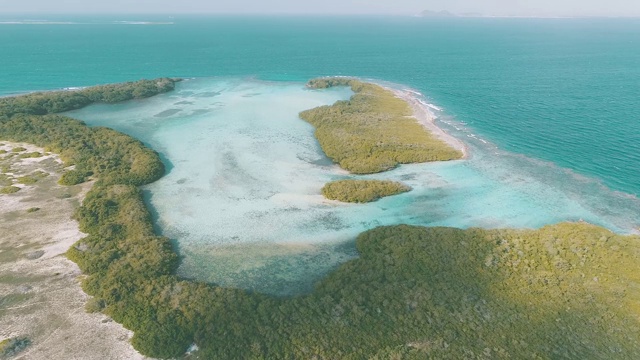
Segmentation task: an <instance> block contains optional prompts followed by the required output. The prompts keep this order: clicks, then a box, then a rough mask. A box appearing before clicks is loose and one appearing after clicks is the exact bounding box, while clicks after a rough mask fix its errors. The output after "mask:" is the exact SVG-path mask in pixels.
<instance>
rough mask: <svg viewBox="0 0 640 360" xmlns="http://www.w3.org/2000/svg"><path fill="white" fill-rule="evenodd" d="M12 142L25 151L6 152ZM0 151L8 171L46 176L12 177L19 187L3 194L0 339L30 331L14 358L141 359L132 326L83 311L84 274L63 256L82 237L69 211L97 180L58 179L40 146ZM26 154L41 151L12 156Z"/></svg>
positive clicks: (0, 146)
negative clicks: (34, 178)
mask: <svg viewBox="0 0 640 360" xmlns="http://www.w3.org/2000/svg"><path fill="white" fill-rule="evenodd" d="M17 147H22V148H24V149H25V150H23V151H21V152H19V153H13V152H11V149H13V148H17ZM0 150H5V151H8V152H7V153H5V154H0V164H2V165H5V166H10V171H8V172H5V173H4V174H5V175H7V174H8V175H10V177H12V178H13V177H20V176H25V175H28V174H30V173H33V172H34V171H42V172H46V173H47V174H49V175H48V176H46V177H44V178H42V179H40V180H38V181H37V182H36V183H35V184H29V185H25V184H20V183H14V185H15V186H17V187H20V189H21V190H20V191H18V192H17V193H15V194H10V195H7V194H5V195H0V203H1V204H2V205H1V206H0V233H2V234H3V238H2V242H1V244H0V258H2V261H1V262H0V273H2V274H3V275H4V276H3V281H2V282H0V298H3V299H4V303H2V304H0V305H2V306H0V310H2V311H0V322H1V323H4V324H6V326H5V327H3V328H2V329H0V341H2V340H4V339H10V338H21V337H27V338H28V339H29V341H30V342H31V345H30V346H28V347H27V348H25V349H24V351H22V352H20V353H17V354H16V355H17V357H18V358H29V359H56V358H57V359H62V358H66V359H78V358H83V359H104V358H109V359H145V357H144V356H142V355H141V354H140V353H138V352H137V351H136V350H135V349H134V348H133V346H132V345H131V344H130V343H129V340H130V339H131V337H132V336H133V332H131V331H130V330H127V329H125V328H124V327H123V326H122V325H120V324H118V323H116V322H114V321H112V320H111V319H110V318H109V317H108V316H106V315H103V314H101V313H87V312H86V311H85V303H86V301H87V299H89V296H88V295H86V294H85V293H84V291H83V290H82V288H81V286H80V282H79V278H80V277H82V273H81V271H80V268H79V267H78V265H77V264H75V263H74V262H72V261H71V260H69V259H67V257H66V256H65V253H66V251H67V250H68V249H69V248H70V247H71V246H72V245H73V244H74V243H75V242H77V241H78V240H80V239H81V238H83V237H85V236H86V234H84V233H82V232H81V231H80V229H79V224H78V222H77V221H76V220H73V219H72V215H73V213H74V211H75V210H76V209H77V208H78V206H79V204H81V203H82V201H83V199H84V197H85V195H86V194H87V192H88V191H89V190H90V189H91V187H92V186H93V184H94V183H93V182H86V183H83V184H79V185H73V186H62V185H59V184H58V183H57V181H58V179H59V178H60V176H61V174H62V172H63V169H64V164H63V163H62V161H61V160H60V156H59V155H58V154H52V153H47V152H45V150H44V149H43V148H41V147H37V146H34V145H31V144H28V143H22V142H8V141H0ZM30 152H39V153H41V154H42V156H40V157H37V158H31V157H26V158H19V156H16V155H19V154H25V153H30ZM14 154H15V155H14ZM36 209H37V210H36Z"/></svg>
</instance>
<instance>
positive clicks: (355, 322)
mask: <svg viewBox="0 0 640 360" xmlns="http://www.w3.org/2000/svg"><path fill="white" fill-rule="evenodd" d="M351 84H352V86H355V87H356V89H357V87H358V86H360V85H357V84H355V85H354V84H353V83H351ZM362 86H364V87H366V88H368V87H367V86H365V85H362ZM363 91H365V92H368V91H374V92H375V91H378V90H375V89H374V90H363ZM65 94H68V96H69V97H70V99H66V98H65V97H64V96H61V97H57V96H58V95H56V97H55V98H54V99H52V100H51V103H49V104H48V105H47V106H48V107H50V108H52V109H60V108H64V107H65V106H64V104H65V103H67V102H71V101H72V100H73V99H74V98H75V95H74V93H73V92H67V93H65ZM367 96H368V95H367ZM13 99H18V100H17V102H18V103H20V102H21V100H19V99H20V98H13ZM358 101H359V100H357V99H356V101H355V102H356V103H358ZM3 102H4V104H6V103H7V102H11V100H10V99H3ZM58 102H60V104H58ZM365 103H366V102H365ZM73 106H75V105H73ZM398 106H399V107H400V105H398ZM344 107H345V109H350V108H351V105H344ZM10 108H11V109H16V108H19V107H18V106H17V105H16V106H10ZM0 110H2V109H0ZM14 111H15V110H11V111H9V112H4V113H3V115H1V116H0V139H6V140H11V141H19V142H30V143H33V144H35V145H38V146H41V147H45V148H48V149H50V150H49V151H54V152H58V153H60V154H61V155H62V157H63V159H64V161H65V162H66V163H67V164H73V165H75V170H73V171H71V172H69V173H70V174H74V175H67V177H66V178H63V179H62V180H63V181H62V182H63V183H76V182H80V181H85V180H87V179H89V177H90V178H92V179H94V180H95V183H94V185H93V187H92V189H91V190H90V191H89V193H88V194H87V195H86V197H85V199H84V201H83V203H82V205H81V206H80V207H79V208H78V210H77V211H76V213H75V218H76V219H77V220H78V222H79V224H80V229H81V230H82V231H83V232H85V233H87V234H88V235H87V237H85V238H83V239H81V240H80V241H78V242H77V243H76V244H75V245H74V246H73V247H72V248H70V249H69V251H68V252H67V256H68V257H69V258H70V259H71V260H73V261H75V262H76V263H77V264H78V266H79V267H80V269H81V270H82V272H83V273H84V274H85V275H86V276H85V278H84V280H83V283H82V286H83V289H84V290H85V291H86V292H87V293H88V294H90V295H92V296H93V299H92V300H91V302H90V303H88V304H87V310H88V311H102V312H103V313H105V314H107V315H109V316H111V317H112V318H113V319H114V320H115V321H117V322H119V323H121V324H123V325H124V326H125V327H126V328H128V329H131V330H132V331H134V336H133V339H132V344H133V346H134V347H135V348H136V349H137V350H138V351H140V352H141V353H142V354H144V355H148V356H152V357H158V358H172V357H178V356H181V355H182V354H184V352H185V351H186V349H187V348H188V347H189V346H190V345H191V344H193V343H195V344H197V345H198V347H199V348H200V350H199V351H198V352H197V353H196V354H194V355H193V357H194V358H202V359H314V358H315V359H425V358H434V359H464V358H466V359H508V358H516V359H519V358H526V359H557V358H578V359H583V358H605V359H606V358H638V357H639V356H640V343H639V342H638V339H639V338H640V323H639V320H638V319H639V316H640V286H639V285H640V261H639V260H640V259H639V257H640V238H639V237H638V236H622V235H616V234H614V233H611V232H610V231H608V230H606V229H603V228H599V227H596V226H592V225H588V224H584V223H563V224H559V225H554V226H548V227H545V228H542V229H540V230H483V229H469V230H459V229H452V228H424V227H416V226H407V225H399V226H389V227H380V228H376V229H373V230H370V231H367V232H365V233H363V234H361V235H360V236H358V238H357V240H356V246H357V248H358V251H359V252H360V257H359V258H358V259H355V260H352V261H350V262H348V263H345V264H344V265H342V266H341V267H340V268H339V269H337V270H336V271H335V272H333V273H332V274H331V275H329V276H328V277H327V278H325V279H324V280H323V281H321V282H320V283H318V284H317V286H316V288H315V290H314V291H313V292H312V293H310V294H308V295H304V296H298V297H293V298H277V297H271V296H266V295H262V294H257V293H248V292H246V291H242V290H238V289H228V288H222V287H219V286H216V285H214V284H204V283H198V282H194V281H187V280H184V279H180V278H178V277H177V276H176V275H175V271H176V268H177V265H178V256H177V254H176V252H175V251H174V249H173V248H172V246H171V244H170V242H169V240H168V239H166V238H164V237H161V236H158V235H157V234H155V232H154V228H153V224H152V220H151V216H150V213H149V211H148V209H147V208H146V205H145V203H144V202H143V199H142V195H141V191H140V189H139V188H138V186H140V185H143V184H147V183H150V182H152V181H154V180H156V179H157V178H158V177H160V176H161V175H162V172H163V168H162V163H161V162H160V159H159V156H158V154H157V153H155V152H153V151H152V150H150V149H147V148H146V147H145V146H144V145H143V144H142V143H140V142H139V141H136V140H135V139H132V138H130V137H129V136H126V135H124V134H121V133H118V132H116V131H113V130H109V129H105V128H89V127H87V126H86V125H85V124H84V123H82V122H81V121H77V120H74V119H70V118H67V117H64V116H60V115H53V114H44V115H40V114H30V113H16V112H14ZM327 111H329V110H327ZM354 141H355V140H354ZM385 141H386V140H385ZM401 152H402V151H400V150H397V151H396V150H394V151H392V152H391V153H393V154H398V153H401ZM383 153H384V152H383ZM380 156H381V157H382V158H384V159H385V160H384V161H383V163H384V162H385V161H387V160H389V159H390V158H393V159H394V161H395V160H398V159H397V158H395V157H393V156H391V155H380ZM356 158H357V157H354V158H353V159H356ZM353 161H355V160H353ZM374 162H376V161H374ZM347 163H349V162H348V161H347ZM385 166H386V165H385ZM373 168H376V167H371V169H373ZM378 168H379V167H378ZM69 173H68V174H69ZM3 346H4V343H3Z"/></svg>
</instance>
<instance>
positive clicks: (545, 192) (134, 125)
mask: <svg viewBox="0 0 640 360" xmlns="http://www.w3.org/2000/svg"><path fill="white" fill-rule="evenodd" d="M350 95H351V91H350V90H349V89H346V88H338V89H329V90H321V91H319V90H308V89H305V86H304V83H302V82H284V81H278V82H267V81H261V80H256V79H247V78H198V79H193V80H188V81H185V82H183V83H180V84H178V87H177V89H176V91H174V92H171V93H168V94H163V95H160V96H157V97H154V98H152V99H148V100H143V101H136V102H127V103H123V104H118V105H115V106H114V105H94V106H90V107H87V108H85V109H82V110H78V111H73V112H71V113H70V114H69V115H71V116H73V117H76V118H79V119H83V120H84V121H86V122H87V123H88V124H90V125H96V126H111V127H113V128H116V129H118V130H120V131H123V132H126V133H129V134H132V135H134V136H136V137H137V138H139V139H141V140H142V141H144V142H145V143H147V144H149V145H150V146H151V147H153V148H154V149H157V150H158V151H160V152H161V153H162V154H163V156H164V157H165V161H166V163H167V164H169V171H168V173H167V174H166V175H165V176H164V177H163V178H162V179H160V180H159V181H157V182H155V183H153V184H151V185H149V186H146V187H145V191H146V193H147V196H148V201H149V202H150V203H151V205H152V206H153V208H154V209H155V211H156V213H157V225H158V227H159V229H160V230H161V231H162V233H163V234H164V235H166V236H168V237H170V238H172V239H175V240H177V243H178V244H179V249H180V252H181V254H182V255H184V260H183V262H182V264H181V267H180V270H179V273H180V274H181V275H182V276H185V277H190V278H197V279H200V280H205V281H209V282H215V283H218V284H221V285H225V286H238V287H243V288H249V289H253V290H259V291H264V292H270V293H278V294H290V293H296V292H299V291H307V290H308V289H309V287H310V286H311V284H313V282H314V281H315V280H318V279H319V278H320V277H322V276H323V275H324V274H326V273H327V272H328V271H330V270H331V269H333V268H334V267H335V266H336V265H337V264H340V263H342V262H344V261H345V260H347V259H350V258H352V257H353V256H354V255H355V251H354V248H353V239H354V238H355V236H356V235H357V234H359V233H360V232H362V231H365V230H367V229H371V228H373V227H376V226H380V225H392V224H400V223H403V224H416V225H428V226H454V227H465V228H466V227H473V226H480V227H485V228H501V227H518V228H520V227H528V228H536V227H540V226H543V225H547V224H554V223H557V222H561V221H578V220H581V219H582V220H584V221H588V222H591V223H595V224H599V225H602V226H606V227H608V228H610V229H613V230H616V231H619V232H630V231H633V230H634V227H635V226H637V224H640V216H639V214H638V211H637V210H638V209H640V201H638V199H637V198H634V197H630V196H625V195H624V194H622V193H616V192H614V191H611V190H609V189H607V188H605V187H604V186H602V185H600V184H599V183H598V182H596V181H593V180H589V179H587V178H584V177H580V176H578V175H577V174H575V173H573V172H571V171H567V170H562V169H561V168H559V167H557V166H555V165H553V164H551V163H545V162H541V161H539V160H534V159H531V158H527V157H524V156H521V155H516V154H513V153H508V152H504V151H501V150H499V149H497V148H496V147H495V146H493V145H492V144H491V143H489V142H487V141H486V140H484V139H482V138H481V137H479V136H477V135H476V134H474V133H473V132H472V130H470V129H469V128H467V127H466V126H464V125H462V124H460V123H459V122H455V121H450V120H447V119H446V118H443V119H442V120H443V121H447V122H441V126H443V127H444V128H446V129H447V130H448V131H449V132H450V133H452V134H454V135H456V136H457V137H459V138H462V139H465V141H466V143H467V144H468V146H469V151H470V153H471V154H472V156H471V157H470V158H469V159H468V160H462V161H452V162H446V163H432V164H412V165H404V166H401V167H399V168H398V169H395V170H393V171H389V172H386V173H383V174H375V175H369V176H363V177H360V178H374V179H391V180H396V181H402V182H404V183H406V184H408V185H410V186H411V187H412V188H413V190H412V191H411V192H409V193H405V194H402V195H399V196H394V197H389V198H385V199H381V200H379V201H377V202H374V203H369V204H342V203H338V202H332V201H327V200H325V199H324V198H323V197H322V195H321V194H320V189H321V188H322V186H323V185H324V184H325V183H327V182H329V181H332V180H337V179H343V178H348V177H350V175H349V174H348V173H346V172H345V171H343V170H342V169H340V168H339V167H338V166H336V165H334V164H332V162H331V161H330V160H329V159H328V158H326V157H325V156H324V154H323V153H322V151H321V149H320V148H319V146H318V144H317V142H316V140H315V138H314V137H313V131H314V129H313V127H312V126H310V125H309V124H307V123H306V122H304V121H302V120H300V119H299V117H298V113H299V112H300V111H302V110H305V109H309V108H313V107H316V106H320V105H325V104H331V103H333V102H335V101H337V100H341V99H348V98H349V96H350ZM423 100H424V99H423Z"/></svg>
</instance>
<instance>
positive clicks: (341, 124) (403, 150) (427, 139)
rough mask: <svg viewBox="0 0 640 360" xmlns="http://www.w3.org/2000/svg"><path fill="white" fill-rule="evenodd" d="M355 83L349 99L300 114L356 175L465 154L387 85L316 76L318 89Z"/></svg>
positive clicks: (330, 154)
mask: <svg viewBox="0 0 640 360" xmlns="http://www.w3.org/2000/svg"><path fill="white" fill-rule="evenodd" d="M347 85H348V86H351V89H352V90H353V91H354V93H355V94H354V95H353V96H352V97H351V99H349V100H348V101H338V102H336V103H335V104H333V105H331V106H320V107H317V108H315V109H311V110H306V111H303V112H301V113H300V117H301V118H302V119H303V120H305V121H307V122H309V123H310V124H312V125H313V126H315V128H316V131H315V136H316V138H317V139H318V142H319V143H320V146H321V147H322V150H323V151H324V152H325V154H327V156H328V157H330V158H331V159H332V160H333V161H335V162H336V163H338V164H339V165H340V167H342V168H343V169H345V170H348V171H350V172H352V173H355V174H371V173H377V172H382V171H386V170H389V169H392V168H394V167H396V166H397V165H398V164H407V163H416V162H427V161H444V160H453V159H459V158H461V157H462V153H460V152H459V151H458V150H455V149H453V148H451V147H450V146H449V145H447V144H446V143H444V142H443V141H441V140H440V139H438V138H436V137H435V136H433V135H432V134H431V133H429V132H428V131H427V130H426V129H425V128H424V127H423V126H422V125H420V124H419V123H418V122H417V121H416V120H415V119H414V118H412V111H411V108H410V107H409V105H408V104H407V103H406V102H405V101H404V100H402V99H400V98H397V97H396V96H395V95H394V94H393V92H391V91H389V90H386V89H384V88H382V87H381V86H378V85H375V84H370V83H363V82H361V81H358V80H355V79H349V78H323V79H315V80H311V81H310V82H309V84H308V86H309V87H312V88H326V87H331V86H347Z"/></svg>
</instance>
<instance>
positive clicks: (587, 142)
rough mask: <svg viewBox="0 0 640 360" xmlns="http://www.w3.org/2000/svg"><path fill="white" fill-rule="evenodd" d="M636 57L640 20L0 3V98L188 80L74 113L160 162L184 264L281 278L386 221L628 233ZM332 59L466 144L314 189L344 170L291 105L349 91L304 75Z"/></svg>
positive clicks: (328, 71)
mask: <svg viewBox="0 0 640 360" xmlns="http://www.w3.org/2000/svg"><path fill="white" fill-rule="evenodd" d="M160 23H162V24H160ZM639 65H640V20H639V19H625V20H622V19H421V18H412V17H404V18H400V17H396V18H385V17H195V16H191V17H185V16H176V17H169V16H163V17H158V16H145V15H139V16H120V17H115V16H111V17H95V16H94V17H88V16H84V17H83V16H75V17H60V16H58V17H51V16H33V15H32V16H12V17H11V18H9V17H6V16H4V17H2V16H0V95H8V94H16V93H23V92H28V91H35V90H50V89H59V88H65V87H78V86H88V85H95V84H101V83H112V82H120V81H128V80H136V79H140V78H154V77H161V76H175V77H184V78H189V79H190V80H189V81H185V82H183V83H180V84H179V85H178V87H177V89H176V91H175V92H172V93H169V94H163V95H160V96H158V97H154V98H152V99H148V100H145V101H139V102H129V103H124V104H118V105H95V106H91V107H88V108H85V109H82V110H80V111H76V112H73V113H72V114H71V115H72V116H75V117H77V118H80V119H82V120H85V121H87V123H89V124H90V125H104V126H111V127H114V128H116V129H117V130H120V131H123V132H126V133H129V134H131V135H133V136H136V137H137V138H139V139H141V140H142V141H144V142H145V143H147V144H149V145H150V146H152V147H153V148H154V149H156V150H158V151H159V152H161V153H162V154H163V155H164V157H165V159H167V161H168V162H170V163H171V170H170V172H169V173H168V174H167V176H165V177H164V178H163V179H161V180H160V181H158V182H157V183H154V184H152V185H150V186H148V187H146V188H145V191H146V192H147V194H148V201H149V202H150V204H151V205H152V206H153V207H154V208H155V210H156V212H157V213H158V217H157V225H158V226H159V228H160V229H161V231H162V233H163V234H164V235H166V236H169V237H171V238H172V239H176V240H178V243H179V244H180V251H181V253H182V255H184V256H185V259H184V261H183V263H182V266H181V269H180V271H179V273H180V274H181V275H183V276H186V277H195V278H198V279H201V280H206V281H213V282H216V283H220V284H224V285H228V286H238V287H243V288H250V289H256V290H260V291H267V292H274V293H295V292H297V291H300V289H303V290H304V289H309V286H310V284H311V283H312V281H315V280H317V279H318V278H319V277H321V276H322V275H323V274H324V273H326V272H327V271H329V270H330V269H332V268H334V267H335V265H336V264H339V263H342V262H344V261H346V260H347V259H349V258H351V257H353V256H354V252H353V242H352V240H353V238H354V237H355V235H356V234H357V233H359V232H361V231H363V230H366V229H370V228H372V227H375V226H378V225H387V224H396V223H411V224H418V225H431V226H439V225H444V226H457V227H471V226H482V227H489V228H492V227H540V226H543V225H546V224H551V223H556V222H559V221H566V220H570V221H577V220H580V219H583V220H585V221H588V222H592V223H595V224H599V225H603V226H606V227H608V228H610V229H612V230H614V231H619V232H623V233H628V232H638V230H639V229H638V225H639V224H640V199H638V195H640V171H639V170H638V169H640V110H638V109H637V102H638V99H640V66H639ZM330 75H351V76H358V77H362V78H366V79H373V80H377V81H381V82H384V83H389V84H392V86H395V87H398V88H403V89H406V88H410V89H413V90H415V91H418V92H420V93H422V94H423V96H424V97H423V100H424V101H425V102H428V103H430V104H434V106H435V108H441V109H442V111H436V110H434V112H435V113H436V115H438V116H439V120H438V123H439V124H440V125H441V126H442V127H443V128H444V129H445V130H446V131H447V132H449V133H450V134H452V135H454V136H456V137H458V138H460V139H462V140H463V141H465V142H466V143H467V145H468V146H469V150H470V153H471V158H470V159H468V160H465V161H462V162H451V163H440V164H420V165H407V166H403V167H401V168H399V169H396V170H394V171H390V172H388V173H386V174H384V175H379V176H383V177H388V178H390V179H395V180H401V181H405V182H407V183H408V184H410V185H411V186H412V187H413V188H414V190H413V191H412V192H409V193H406V194H403V195H400V196H396V197H392V198H387V199H383V200H381V201H378V202H376V203H372V204H368V205H357V206H351V205H336V204H327V203H325V202H323V201H322V197H321V196H320V195H319V189H320V187H321V186H322V185H323V184H324V183H325V182H326V181H329V180H333V179H338V178H343V177H345V176H346V175H345V174H344V173H343V172H340V171H339V169H337V168H336V167H331V166H329V165H330V162H329V164H327V162H326V160H327V159H326V158H324V159H323V154H322V152H321V151H320V149H319V148H318V146H317V143H316V142H315V140H314V139H313V137H312V134H313V129H312V128H311V127H310V126H309V125H308V124H306V123H304V122H302V121H300V120H299V119H298V117H297V114H298V112H299V111H301V110H304V109H308V108H310V107H314V106H318V105H322V104H330V103H332V102H333V101H335V100H337V99H346V98H348V96H349V92H348V91H347V90H345V89H342V90H340V89H337V90H335V89H334V90H335V91H328V92H311V91H308V90H304V86H303V84H304V82H305V81H306V80H308V79H310V78H313V77H317V76H330ZM191 78H195V79H191ZM176 199H180V202H179V203H177V202H176ZM345 244H346V245H345ZM212 259H215V261H212Z"/></svg>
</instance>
